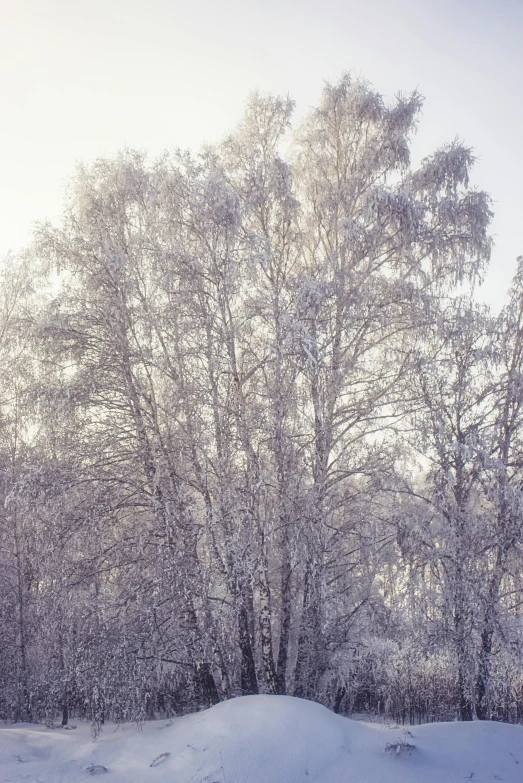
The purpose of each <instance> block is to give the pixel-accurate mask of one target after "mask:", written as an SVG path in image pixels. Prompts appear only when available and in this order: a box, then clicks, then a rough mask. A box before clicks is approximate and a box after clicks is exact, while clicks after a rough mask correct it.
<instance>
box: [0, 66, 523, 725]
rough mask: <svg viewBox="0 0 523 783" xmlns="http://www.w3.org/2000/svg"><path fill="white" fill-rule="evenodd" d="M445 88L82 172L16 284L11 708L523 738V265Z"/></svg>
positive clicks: (9, 376) (6, 647)
mask: <svg viewBox="0 0 523 783" xmlns="http://www.w3.org/2000/svg"><path fill="white" fill-rule="evenodd" d="M421 103H422V102H421V99H420V96H419V95H418V94H417V93H413V94H412V95H403V96H399V97H398V98H397V99H396V100H395V101H394V103H393V104H392V105H386V104H385V103H384V102H383V100H382V99H381V97H380V96H379V95H378V94H377V93H376V92H374V91H373V89H372V88H371V87H370V86H368V85H367V84H365V83H363V82H361V81H354V80H352V79H351V78H350V77H349V76H344V77H343V78H342V79H341V80H340V82H339V83H338V84H336V85H334V86H332V85H327V86H326V87H325V89H324V92H323V95H322V98H321V102H320V105H319V107H318V108H317V109H314V110H312V111H310V113H309V115H308V116H307V117H306V119H305V120H304V122H303V123H302V124H301V125H300V127H299V128H298V129H297V130H296V131H294V132H292V133H291V129H290V120H291V114H292V110H293V104H292V102H291V101H290V100H285V99H279V98H272V97H268V98H266V97H260V96H254V97H253V98H252V99H251V100H250V102H249V104H248V107H247V111H246V114H245V118H244V120H243V122H242V124H241V125H240V127H239V128H238V129H237V130H236V132H235V133H233V134H232V135H231V136H230V137H229V138H227V139H226V140H225V141H224V142H222V143H221V144H219V145H217V146H215V147H212V148H207V149H205V150H203V151H202V153H201V154H200V155H190V154H189V153H185V152H172V153H169V154H166V155H165V156H163V157H162V158H160V159H159V160H156V161H154V162H148V160H147V159H146V157H145V156H144V155H142V154H138V153H135V152H131V151H126V152H124V153H122V154H121V155H120V156H118V157H117V158H115V159H112V160H100V161H97V162H96V163H94V164H93V165H91V166H89V167H84V168H80V169H79V170H78V172H77V175H76V177H75V179H74V181H73V183H72V186H71V190H70V193H69V197H68V201H67V205H66V209H65V212H64V216H63V220H62V221H61V223H60V225H58V226H52V225H44V226H41V227H40V228H39V229H38V230H37V232H36V234H35V237H34V241H33V242H32V244H31V247H30V248H29V249H28V250H27V252H25V253H23V254H21V255H20V256H19V257H16V258H9V259H7V260H6V263H5V264H4V271H3V279H2V289H1V308H0V310H1V311H0V481H1V485H0V491H1V495H2V503H1V512H0V558H1V562H0V580H1V583H0V639H1V646H2V656H1V659H0V717H2V718H3V719H6V720H36V719H38V720H44V719H46V720H53V719H55V718H56V717H57V716H58V715H61V716H62V719H63V721H64V722H65V721H67V719H68V716H70V715H76V716H84V717H85V716H87V717H89V718H90V719H91V720H92V721H93V725H94V726H99V725H100V723H101V722H102V721H103V720H104V719H105V718H110V719H116V720H130V719H133V720H141V719H144V718H147V717H153V716H157V715H170V714H175V713H179V712H181V711H187V710H193V709H197V708H199V707H201V706H205V705H209V704H212V703H215V702H217V701H219V700H221V699H226V698H230V697H232V696H236V695H240V694H250V693H258V692H264V693H288V694H293V695H296V696H301V697H305V698H310V699H316V700H319V701H321V702H323V703H324V704H326V705H328V706H330V707H332V708H334V709H335V710H337V711H341V712H345V713H350V712H352V711H361V710H373V711H377V712H382V713H386V714H389V715H391V716H393V717H394V718H395V719H398V720H441V719H454V718H456V717H458V718H461V719H464V720H467V719H471V718H472V717H474V716H478V717H480V718H495V719H502V720H510V721H520V720H521V719H522V718H523V669H522V662H523V621H522V607H523V568H522V543H523V527H522V525H523V508H522V497H523V496H522V484H521V482H522V478H523V473H522V471H523V452H522V444H523V439H522V435H523V429H522V427H523V416H522V402H523V373H522V369H523V320H522V319H523V267H522V266H520V267H518V270H517V274H516V276H515V278H514V281H513V284H512V288H511V289H510V291H509V293H508V298H507V305H506V307H505V308H504V310H503V311H502V313H501V314H500V315H498V316H495V315H493V314H491V313H490V312H489V311H488V310H487V308H485V307H482V306H479V305H478V304H476V302H475V299H474V297H473V295H472V291H473V286H474V284H475V283H476V282H477V281H478V280H479V279H480V278H481V275H482V273H483V271H484V269H485V267H486V264H487V262H488V259H489V255H490V248H491V241H490V239H489V235H488V226H489V222H490V219H491V211H490V201H489V198H488V196H487V195H486V194H485V193H483V192H481V191H478V190H475V189H473V188H471V187H470V186H469V175H470V170H471V167H472V165H473V162H474V158H473V155H472V153H471V151H470V150H468V149H467V148H466V147H464V146H462V145H461V144H459V143H458V142H453V143H451V144H449V145H448V146H446V147H444V148H442V149H440V150H438V151H436V153H435V154H434V155H432V156H431V157H429V158H427V159H426V160H424V161H423V162H422V163H421V164H420V165H419V167H417V168H414V167H412V166H411V163H410V157H409V143H410V138H411V136H412V134H413V132H414V130H415V128H416V123H417V118H418V115H419V112H420V109H421Z"/></svg>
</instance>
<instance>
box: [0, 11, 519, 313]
mask: <svg viewBox="0 0 523 783" xmlns="http://www.w3.org/2000/svg"><path fill="white" fill-rule="evenodd" d="M0 6H1V8H2V15H1V19H0V61H1V68H0V98H1V106H2V122H1V123H0V142H1V143H0V162H1V167H0V172H1V174H0V255H3V254H4V253H5V252H6V251H7V250H8V249H10V248H11V249H13V250H16V249H18V248H20V247H22V246H23V245H24V244H26V243H27V242H28V240H29V238H30V231H31V226H32V225H33V224H34V222H35V221H38V220H42V219H44V218H46V217H49V218H51V219H54V218H55V217H56V216H57V215H58V214H59V213H60V210H61V204H62V201H63V193H64V187H65V184H66V182H67V180H68V178H70V176H71V175H72V174H73V172H74V168H75V164H76V162H77V161H90V160H93V159H94V158H96V157H98V156H100V155H112V154H114V153H115V152H116V151H117V150H118V149H120V148H122V147H124V146H129V147H135V148H139V149H143V150H148V151H150V152H151V154H152V155H156V154H157V153H159V152H160V151H161V150H162V149H164V148H165V147H168V146H173V145H174V146H181V147H192V148H195V149H197V147H198V146H199V145H200V144H201V143H202V142H204V141H211V142H212V141H217V140H218V139H219V138H220V137H221V136H222V135H223V134H224V133H225V132H226V131H227V130H229V129H230V128H232V127H233V126H234V124H235V123H236V122H237V121H238V119H239V118H240V116H241V114H242V111H243V106H244V103H245V99H246V97H247V95H248V93H249V92H250V91H252V90H253V89H256V88H257V89H260V90H263V91H270V92H273V93H279V94H290V95H291V96H292V97H293V98H294V99H295V100H296V101H297V115H299V114H300V113H303V112H304V111H305V110H306V109H307V107H309V106H311V105H314V104H315V103H316V102H317V100H318V96H319V93H320V91H321V86H322V82H323V81H324V80H329V81H335V80H336V79H337V78H338V77H339V75H340V74H341V73H342V72H343V71H344V70H351V71H353V72H354V73H356V74H357V75H360V76H364V77H365V78H367V79H368V80H370V81H371V82H372V83H373V85H374V87H375V88H376V89H377V90H379V91H380V92H381V93H382V94H383V95H384V96H385V97H386V98H387V97H392V96H393V95H394V94H395V93H396V92H398V91H409V90H412V89H414V88H418V89H419V91H420V92H421V93H422V94H423V95H424V96H425V98H426V102H425V107H424V111H423V116H422V120H421V123H420V128H419V133H418V136H417V137H416V141H415V156H416V158H419V157H421V156H423V155H425V154H429V153H430V152H431V151H433V150H434V149H435V148H436V147H437V146H438V145H440V144H442V143H444V142H445V141H449V140H451V139H453V138H454V137H456V136H459V137H460V138H461V139H462V140H464V141H465V142H466V143H467V144H468V145H470V146H471V147H473V148H474V150H475V152H476V154H477V156H478V162H477V165H476V168H475V174H474V182H475V184H476V185H478V186H479V187H481V188H482V189H485V190H487V191H488V192H489V193H490V194H491V196H492V198H493V200H494V209H495V212H496V218H495V221H494V225H493V232H494V234H495V241H496V248H495V250H494V255H493V260H492V266H491V270H490V272H489V274H488V277H487V280H486V283H485V285H484V286H483V289H482V294H483V296H484V298H485V299H487V300H488V301H489V302H490V303H491V304H492V305H493V306H494V307H496V308H497V307H498V306H499V305H500V304H501V302H502V297H503V292H504V290H505V289H506V288H507V286H508V284H509V282H510V278H511V276H512V274H513V272H514V269H515V258H516V256H517V255H519V254H523V229H522V222H523V220H522V219H523V152H522V148H523V101H522V83H523V0H452V1H451V0H314V1H313V0H278V1H276V0H264V1H263V2H262V1H261V0H260V1H258V0H243V2H242V0H192V2H191V0H183V2H182V0H0Z"/></svg>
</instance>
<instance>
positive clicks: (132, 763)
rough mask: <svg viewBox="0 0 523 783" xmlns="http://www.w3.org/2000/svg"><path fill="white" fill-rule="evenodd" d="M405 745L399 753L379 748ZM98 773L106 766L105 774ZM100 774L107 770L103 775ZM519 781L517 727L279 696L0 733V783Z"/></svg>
mask: <svg viewBox="0 0 523 783" xmlns="http://www.w3.org/2000/svg"><path fill="white" fill-rule="evenodd" d="M398 741H399V742H405V743H407V744H408V745H410V746H414V747H413V748H412V749H409V748H406V749H405V750H402V751H401V752H400V753H399V754H398V753H396V752H395V750H394V749H392V751H391V750H390V749H389V751H386V750H385V747H386V745H394V744H395V743H397V742H398ZM104 768H105V769H104ZM105 770H107V771H105ZM94 776H96V777H97V778H98V777H102V778H103V779H104V780H107V781H108V783H148V782H149V781H155V783H345V782H346V783H461V781H463V780H471V781H473V783H491V782H492V783H493V782H494V781H505V783H523V727H521V726H510V725H505V724H501V723H490V722H474V723H440V724H430V725H424V726H415V727H411V728H410V733H408V730H405V729H404V728H403V727H390V726H389V727H387V726H383V725H371V724H364V723H360V722H357V721H352V720H348V719H346V718H342V717H339V716H337V715H334V714H333V713H331V712H329V710H327V709H325V708H324V707H321V706H320V705H318V704H314V703H312V702H308V701H303V700H301V699H294V698H291V697H287V696H246V697H243V698H239V699H233V700H231V701H228V702H224V703H222V704H219V705H217V706H216V707H213V708H212V709H210V710H206V711H205V712H200V713H197V714H193V715H187V716H185V717H182V718H175V719H172V720H168V721H167V720H166V721H158V722H152V723H148V724H146V725H145V727H144V728H143V729H142V730H141V731H137V730H136V727H135V726H133V725H130V724H128V725H125V726H120V727H115V726H114V725H108V726H105V728H104V731H103V732H102V734H101V735H100V737H99V738H98V739H97V740H96V741H95V742H93V741H92V739H91V736H90V730H89V726H88V725H87V724H82V723H79V724H78V727H77V728H76V729H75V730H69V731H67V730H64V729H62V728H56V729H49V728H46V727H44V726H35V725H29V724H21V723H20V724H15V725H9V726H4V727H2V728H0V783H4V782H5V783H15V782H16V781H19V782H20V783H22V781H26V782H27V783H75V782H76V781H84V780H90V779H92V777H94Z"/></svg>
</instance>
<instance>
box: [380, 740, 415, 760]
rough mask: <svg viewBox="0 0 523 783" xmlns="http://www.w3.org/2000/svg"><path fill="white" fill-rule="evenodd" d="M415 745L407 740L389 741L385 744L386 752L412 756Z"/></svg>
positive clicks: (392, 754)
mask: <svg viewBox="0 0 523 783" xmlns="http://www.w3.org/2000/svg"><path fill="white" fill-rule="evenodd" d="M415 747H416V746H415V745H412V744H411V743H410V742H407V741H406V740H398V741H397V742H387V744H386V745H385V753H390V755H391V756H410V754H411V753H412V751H413V750H414V748H415Z"/></svg>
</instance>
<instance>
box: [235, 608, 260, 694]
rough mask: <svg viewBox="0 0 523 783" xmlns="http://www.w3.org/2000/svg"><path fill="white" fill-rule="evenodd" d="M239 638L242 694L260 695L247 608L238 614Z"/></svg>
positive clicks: (240, 610)
mask: <svg viewBox="0 0 523 783" xmlns="http://www.w3.org/2000/svg"><path fill="white" fill-rule="evenodd" d="M238 636H239V644H240V651H241V675H240V676H241V683H240V687H241V692H242V695H243V696H247V695H250V694H253V693H258V692H259V691H258V680H257V678H256V666H255V663H254V654H253V650H252V642H251V635H250V633H249V618H248V616H247V610H246V608H245V606H243V605H242V606H240V609H239V612H238Z"/></svg>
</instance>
